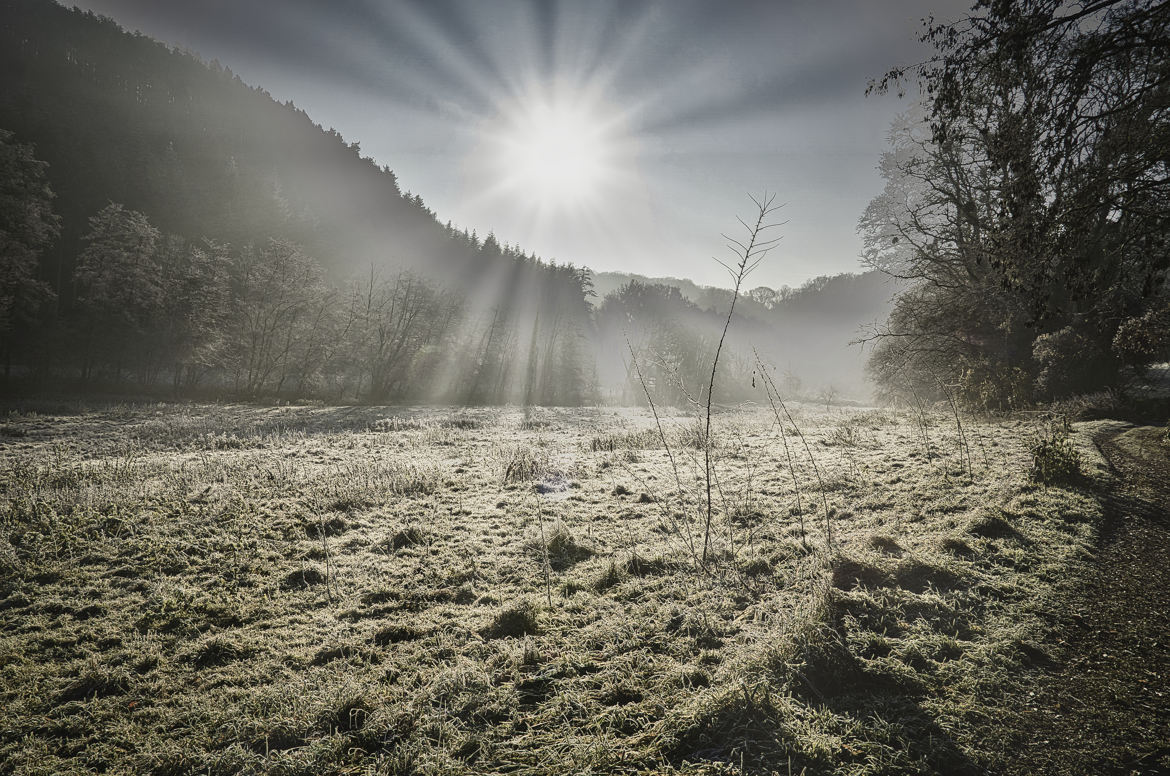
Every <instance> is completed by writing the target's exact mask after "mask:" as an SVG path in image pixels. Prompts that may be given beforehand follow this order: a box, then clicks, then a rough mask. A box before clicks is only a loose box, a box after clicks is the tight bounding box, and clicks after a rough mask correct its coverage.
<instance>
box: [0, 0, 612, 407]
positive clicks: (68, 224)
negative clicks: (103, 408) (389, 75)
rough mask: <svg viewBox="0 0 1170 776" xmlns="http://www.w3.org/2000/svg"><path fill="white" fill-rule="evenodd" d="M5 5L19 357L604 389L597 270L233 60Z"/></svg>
mask: <svg viewBox="0 0 1170 776" xmlns="http://www.w3.org/2000/svg"><path fill="white" fill-rule="evenodd" d="M0 9H2V11H3V18H4V24H3V26H2V28H0V130H4V134H3V135H0V157H2V164H3V165H4V171H5V176H4V178H5V182H4V186H5V190H4V197H5V204H4V216H5V221H6V223H5V225H4V237H5V241H6V243H8V244H9V245H11V246H15V247H19V248H20V250H19V252H16V251H7V252H6V257H5V258H6V262H7V266H6V267H5V274H6V275H7V276H8V278H7V279H8V282H7V283H6V284H5V285H6V288H5V298H4V300H3V310H4V316H3V318H2V319H0V335H2V337H3V350H4V359H5V364H6V374H11V373H12V372H13V370H14V368H15V372H16V373H17V374H18V375H20V376H21V377H23V378H25V379H26V380H33V381H35V382H37V383H38V384H42V385H43V384H45V383H46V382H48V383H54V384H56V383H61V382H66V383H70V382H73V381H77V380H80V381H81V383H82V384H83V385H84V386H87V387H93V386H97V385H103V386H107V387H109V386H114V387H116V386H120V385H122V384H123V383H127V382H129V383H131V384H133V385H135V386H137V387H150V386H155V385H157V384H159V383H160V382H169V383H171V384H173V385H174V386H175V387H176V388H179V389H187V390H190V389H196V388H198V387H199V386H207V387H209V388H211V389H214V390H216V391H230V392H232V393H236V394H240V395H246V396H257V395H262V394H298V395H320V396H331V397H334V398H338V399H340V398H361V399H367V400H392V399H393V400H407V399H411V400H424V399H425V400H444V401H464V400H466V401H519V400H525V401H536V402H542V403H574V402H579V401H582V400H584V399H585V398H586V397H587V396H588V395H589V392H590V391H591V390H592V387H591V384H590V382H589V381H588V379H587V378H588V374H587V371H588V364H587V361H588V358H587V357H588V352H587V351H588V349H587V348H586V347H584V346H583V345H582V343H581V341H580V340H581V339H582V338H583V337H584V336H586V335H587V333H588V326H589V321H588V310H587V308H586V305H585V301H584V300H585V296H584V294H585V291H586V288H585V285H584V284H585V283H586V282H587V277H586V275H584V274H583V273H582V272H580V271H578V270H576V269H574V268H571V267H557V266H554V265H552V264H549V263H545V262H540V261H538V260H537V259H536V258H535V257H534V256H525V255H524V254H523V253H521V252H520V251H519V249H517V248H514V247H511V246H501V245H500V244H499V242H498V241H497V240H496V239H495V238H494V237H493V236H492V235H488V236H487V237H486V238H483V239H480V238H478V237H477V236H475V235H471V234H467V233H466V232H462V231H457V230H455V229H453V228H451V227H450V226H443V225H442V224H440V223H439V222H438V221H437V220H436V218H435V216H434V214H433V213H431V211H430V210H428V209H427V207H426V206H425V205H424V203H423V201H422V199H421V198H420V197H418V196H410V195H407V194H404V193H403V192H402V191H400V189H399V187H398V182H397V179H396V177H395V175H394V173H393V172H391V171H390V170H389V169H388V168H385V167H379V166H378V165H376V164H375V163H374V162H373V161H372V160H371V159H369V158H365V157H363V156H362V155H361V151H360V149H359V147H358V144H356V143H346V142H345V141H344V140H343V138H342V137H341V136H340V135H339V134H338V133H337V132H335V131H333V130H325V129H323V128H322V127H320V126H318V125H316V124H314V123H313V122H312V121H311V120H310V119H309V117H308V116H307V115H305V113H304V112H303V111H300V110H298V109H296V108H295V107H294V106H293V105H291V104H284V105H281V104H278V103H277V102H275V101H274V100H272V98H271V97H270V96H269V95H268V94H267V93H266V92H264V91H263V90H262V89H259V88H253V87H249V86H247V85H245V84H244V83H243V82H242V81H241V80H240V79H239V78H238V77H237V76H234V75H233V74H232V73H231V71H230V70H228V69H225V68H223V67H221V66H219V65H218V64H217V63H211V64H210V65H208V64H205V63H203V62H202V61H200V60H199V59H198V58H197V57H195V56H194V55H191V54H189V53H185V52H181V51H177V50H173V49H170V48H168V47H167V46H164V45H162V44H160V43H158V42H156V41H153V40H151V39H149V38H146V37H144V36H141V35H131V34H129V33H126V32H124V31H123V30H121V29H120V28H119V27H118V26H117V25H116V24H114V23H113V22H111V21H109V20H107V19H103V18H99V17H96V16H94V15H92V14H88V13H82V12H80V11H77V10H72V11H70V10H67V9H65V8H63V7H61V6H58V5H56V4H54V3H52V2H48V1H47V0H4V2H3V3H2V4H0ZM10 257H11V258H10ZM469 289H475V292H476V293H475V294H474V295H473V294H469V293H468V290H469ZM554 383H555V385H554Z"/></svg>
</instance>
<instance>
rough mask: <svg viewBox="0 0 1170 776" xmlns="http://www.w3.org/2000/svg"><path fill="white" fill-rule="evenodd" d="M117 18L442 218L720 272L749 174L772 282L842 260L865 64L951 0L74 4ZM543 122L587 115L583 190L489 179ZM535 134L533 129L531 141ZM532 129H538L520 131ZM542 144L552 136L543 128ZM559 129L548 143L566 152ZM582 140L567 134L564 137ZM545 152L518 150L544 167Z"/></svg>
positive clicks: (852, 216) (913, 41)
mask: <svg viewBox="0 0 1170 776" xmlns="http://www.w3.org/2000/svg"><path fill="white" fill-rule="evenodd" d="M80 5H81V7H83V8H86V9H90V10H93V11H94V12H96V13H99V14H104V15H108V16H110V17H112V18H113V19H114V20H115V21H117V22H118V23H119V24H121V25H123V26H125V27H127V28H129V29H139V30H141V31H142V32H144V33H146V34H148V35H151V36H153V37H157V38H159V39H161V40H163V41H166V42H168V43H170V44H172V45H176V46H180V47H184V48H188V49H191V50H193V51H195V52H197V53H198V54H199V55H201V56H202V57H203V58H205V59H208V60H210V59H213V58H215V59H218V60H219V61H220V62H221V63H222V64H223V65H225V66H227V67H230V68H231V69H232V70H233V71H235V72H236V73H237V74H239V75H240V76H241V77H242V78H243V79H244V80H245V81H246V82H248V83H250V84H254V85H259V86H263V87H264V88H265V89H267V90H268V91H270V92H271V93H272V94H273V96H274V97H275V98H277V99H278V100H281V101H284V100H292V101H293V102H294V103H295V104H296V105H297V106H298V107H301V108H303V109H305V110H306V111H307V112H308V114H309V115H310V116H311V117H312V118H313V120H314V121H317V122H319V123H321V124H323V125H324V126H326V127H330V126H332V127H334V128H336V129H338V130H339V131H340V132H341V133H342V134H343V135H344V136H345V138H346V139H347V140H348V141H351V142H353V141H357V142H360V143H361V147H362V152H363V153H364V154H369V155H372V156H373V157H374V158H375V159H376V160H377V161H378V162H379V163H380V164H385V165H387V166H389V167H391V168H392V169H393V170H394V171H395V172H396V173H397V174H398V176H399V180H400V182H401V184H402V186H403V188H404V189H408V190H410V191H412V192H414V193H418V194H420V195H422V197H423V199H424V200H425V201H426V202H427V204H428V205H429V206H430V207H431V208H432V209H434V210H435V212H436V213H437V215H438V216H439V217H440V219H442V220H447V219H450V220H452V221H453V223H454V224H455V225H456V226H457V227H465V228H467V229H469V230H472V229H474V230H476V231H477V232H478V233H479V234H480V235H481V236H483V235H486V234H487V233H488V232H491V231H494V233H495V234H496V236H497V238H498V239H499V240H500V241H501V242H504V243H513V244H519V245H520V246H521V247H522V248H523V249H524V250H528V251H534V252H535V253H537V254H538V255H540V256H543V257H546V258H553V259H557V260H559V261H571V262H573V263H575V264H577V265H585V266H589V267H591V268H593V269H594V270H597V271H606V270H622V271H626V272H635V273H641V274H644V275H649V276H661V275H673V276H679V277H687V278H691V279H694V280H695V281H697V282H699V283H701V284H712V285H727V278H726V276H725V274H724V273H723V271H722V270H721V269H720V268H719V267H718V266H717V265H716V264H715V263H714V262H712V261H711V257H712V256H713V255H722V254H723V252H724V249H723V242H722V240H721V238H720V233H721V232H724V231H727V229H728V225H729V224H733V223H734V218H735V216H736V215H740V214H743V212H744V205H745V204H746V203H747V200H746V197H745V195H746V194H747V193H749V192H759V191H761V190H763V189H765V188H766V189H768V190H769V191H774V192H776V193H777V195H778V199H779V201H782V202H787V203H788V204H787V207H786V208H785V211H784V217H785V218H786V219H787V220H788V225H787V226H786V227H785V230H784V240H783V241H782V244H781V245H780V246H779V247H778V248H777V250H776V252H775V253H774V254H773V256H772V257H771V258H770V259H769V261H768V262H766V263H765V264H764V265H762V266H761V267H760V269H759V272H758V274H757V275H756V276H755V277H754V278H753V281H754V282H755V283H759V284H763V285H768V286H772V287H778V286H781V285H792V286H796V285H799V284H800V283H801V282H803V281H804V280H806V279H808V278H810V277H813V276H817V275H825V274H835V273H838V272H844V271H855V270H857V269H858V268H859V264H858V254H859V251H860V248H861V244H860V241H859V239H858V237H857V235H856V233H855V227H856V223H857V219H858V217H859V215H860V214H861V212H862V210H863V209H864V207H865V205H866V204H867V202H868V201H869V200H870V199H871V198H872V197H873V196H875V195H876V194H877V193H878V192H880V190H881V180H880V178H879V176H878V175H877V173H876V171H875V163H876V160H877V158H878V156H879V155H880V153H881V151H882V150H883V148H884V147H885V137H886V133H887V130H888V128H889V125H890V122H891V120H892V119H893V118H894V117H895V116H896V114H897V113H898V112H899V111H900V110H904V109H905V108H906V103H905V102H904V101H900V100H898V99H897V98H896V97H893V96H890V97H882V98H877V97H870V98H866V97H864V91H865V86H866V83H867V80H868V79H870V78H873V77H875V76H878V75H880V74H882V73H884V72H885V71H886V70H888V69H889V68H890V67H891V66H893V65H897V64H912V63H914V62H917V61H920V60H921V59H923V58H925V56H926V51H925V49H924V48H923V47H921V46H920V45H919V44H918V42H917V36H918V33H919V32H920V31H921V29H922V18H923V17H925V16H928V15H930V14H931V13H933V14H934V16H935V17H936V18H940V19H943V18H954V17H961V16H962V15H963V11H964V9H965V4H964V3H961V2H956V1H955V0H948V1H947V2H929V3H928V2H921V1H919V0H915V1H914V2H904V3H897V4H875V3H864V2H797V3H784V4H778V3H766V2H736V3H720V4H719V5H718V9H717V12H716V8H715V6H713V5H711V4H707V3H701V2H670V3H665V2H659V3H649V2H647V3H614V2H602V3H588V4H586V3H578V4H569V3H543V2H498V3H490V4H487V3H475V2H450V1H448V0H444V1H442V2H395V3H384V4H378V3H347V4H344V7H342V6H336V5H328V6H322V5H318V4H314V3H310V2H305V1H304V0H294V1H293V2H281V3H275V2H243V3H234V2H201V3H188V2H181V1H179V0H163V1H162V2H157V1H154V0H86V1H85V2H82V3H80ZM550 105H551V106H553V109H554V110H560V111H561V113H560V114H559V115H557V116H554V117H553V119H552V120H553V121H554V122H555V121H562V122H565V121H572V122H573V123H576V124H583V125H584V128H585V131H587V132H589V131H596V132H601V134H602V135H603V137H604V142H603V148H602V149H601V151H602V155H603V156H605V157H606V158H605V166H606V168H607V169H606V170H605V171H604V172H599V171H598V170H584V171H583V170H580V169H578V170H575V171H574V170H564V169H555V167H554V171H555V172H556V173H557V175H556V178H557V180H564V179H565V178H566V177H570V178H572V177H573V176H576V177H577V178H582V177H583V178H585V179H589V180H588V185H589V189H588V190H586V191H577V190H573V189H570V190H569V191H557V190H548V189H542V188H541V187H540V184H539V178H537V179H533V178H532V176H531V175H529V176H528V177H527V178H525V177H523V176H521V177H520V178H519V179H513V180H511V181H510V183H509V182H503V183H502V182H501V180H500V178H501V176H500V165H501V158H500V152H499V144H500V140H501V135H503V136H504V137H503V140H504V142H505V143H507V142H511V143H513V144H515V143H516V142H521V143H528V142H530V138H525V137H524V136H523V135H522V134H521V135H519V136H517V135H516V134H515V133H513V134H512V135H511V136H508V134H507V133H508V131H509V130H508V128H509V126H510V125H513V126H514V125H515V124H516V123H517V122H519V123H521V124H523V123H525V122H527V123H529V124H531V121H530V120H529V117H530V116H531V114H532V113H533V112H534V111H535V112H540V111H547V110H548V107H549V106H550ZM546 140H547V138H546ZM537 142H538V144H539V143H540V142H543V141H540V140H539V138H538V139H537ZM545 145H546V146H547V145H550V143H548V142H546V143H545ZM574 148H575V147H574V145H573V143H572V142H570V143H568V145H567V147H566V149H565V150H566V151H567V152H569V153H571V152H573V151H574ZM576 150H579V149H576ZM559 151H560V149H558V148H557V141H555V139H554V140H553V141H552V142H551V147H550V148H546V153H545V158H544V159H541V158H540V157H539V156H538V157H537V158H536V159H535V160H530V162H531V163H532V164H534V165H536V166H538V167H540V168H542V169H547V167H548V165H547V162H548V161H549V156H550V154H551V155H553V156H555V155H556V154H557V153H558V152H559Z"/></svg>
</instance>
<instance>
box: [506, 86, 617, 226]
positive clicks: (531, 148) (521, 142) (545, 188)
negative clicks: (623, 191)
mask: <svg viewBox="0 0 1170 776" xmlns="http://www.w3.org/2000/svg"><path fill="white" fill-rule="evenodd" d="M499 139H500V154H499V165H500V168H501V172H502V174H503V179H504V181H505V185H506V188H507V189H508V190H509V191H510V192H511V193H512V195H513V196H515V197H517V198H519V199H520V200H522V201H524V202H526V203H528V204H529V205H531V206H532V207H534V208H536V209H538V210H565V209H572V208H575V207H582V206H585V205H586V204H588V203H590V202H591V201H594V200H596V199H597V198H598V197H600V196H601V194H602V192H603V190H604V188H605V187H606V185H607V184H608V183H610V182H611V181H612V178H613V174H614V173H613V170H612V167H611V165H612V161H613V147H612V145H613V139H612V137H611V136H610V133H609V131H608V128H607V123H606V122H605V121H604V120H603V119H602V118H601V116H600V114H599V113H598V112H597V111H596V110H594V109H591V107H590V106H589V105H587V104H573V103H569V102H565V101H561V102H536V103H533V104H529V105H527V106H524V107H523V108H522V109H521V110H519V111H518V112H517V114H516V115H514V116H513V117H512V118H511V120H510V121H508V122H507V123H506V126H505V128H504V130H503V131H502V132H501V134H500V137H499Z"/></svg>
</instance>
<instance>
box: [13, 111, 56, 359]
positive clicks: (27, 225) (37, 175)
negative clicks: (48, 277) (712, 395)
mask: <svg viewBox="0 0 1170 776" xmlns="http://www.w3.org/2000/svg"><path fill="white" fill-rule="evenodd" d="M46 166H47V165H46V164H45V163H44V162H41V161H38V160H37V159H36V158H35V156H34V155H33V148H32V146H30V145H26V144H22V143H17V142H16V140H15V138H14V137H13V134H12V133H11V132H7V131H5V130H0V353H2V354H3V358H4V375H5V378H6V379H7V377H8V376H9V371H10V369H11V363H12V351H13V348H14V346H15V344H16V343H17V342H19V341H20V338H21V337H24V338H27V337H29V336H30V333H31V332H30V330H31V328H32V327H33V325H35V323H36V322H37V321H38V319H39V318H40V317H41V316H42V315H43V314H44V312H45V308H46V306H47V305H48V304H49V303H50V302H52V300H53V298H54V294H53V292H52V290H51V289H50V287H49V285H48V284H47V283H45V282H44V281H42V280H41V279H40V277H39V276H38V270H39V260H40V254H41V252H42V251H43V250H44V249H45V248H46V247H47V246H48V245H49V244H50V243H51V242H52V241H53V240H54V239H55V238H56V237H57V235H58V233H59V231H60V219H59V218H58V217H57V215H55V214H54V213H53V192H52V189H50V188H49V184H48V181H47V180H46V176H45V168H46Z"/></svg>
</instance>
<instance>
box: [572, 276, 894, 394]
mask: <svg viewBox="0 0 1170 776" xmlns="http://www.w3.org/2000/svg"><path fill="white" fill-rule="evenodd" d="M630 281H637V282H639V283H645V284H652V285H662V286H667V287H669V288H675V289H678V291H679V293H680V294H681V295H682V297H683V298H684V299H686V300H688V301H690V302H692V303H694V305H695V306H696V307H698V308H699V309H701V310H708V311H713V312H715V313H717V314H719V315H723V316H726V311H727V305H728V303H729V301H730V296H731V292H730V291H729V290H728V289H725V288H714V287H711V286H701V285H698V284H696V283H694V282H692V281H690V280H685V279H680V278H672V277H663V278H648V277H644V276H641V275H633V274H628V273H623V272H598V273H596V274H594V276H593V287H594V290H595V292H596V293H597V297H598V298H597V300H595V303H600V302H601V301H602V300H603V299H604V298H605V297H606V296H607V295H609V294H612V293H614V292H615V291H616V290H618V289H620V288H621V287H622V286H624V285H626V284H627V283H629V282H630ZM897 290H898V289H897V286H896V285H895V284H894V282H893V281H891V279H890V278H889V277H888V276H886V275H884V274H882V273H880V272H876V271H870V272H865V273H860V274H852V273H846V274H841V275H831V276H822V277H817V278H813V279H812V280H809V281H808V282H807V283H805V284H804V285H802V286H800V287H799V288H795V289H793V288H788V287H784V288H780V289H771V288H767V287H766V286H762V287H758V288H753V289H752V290H750V291H748V292H747V293H745V294H743V295H742V296H741V297H740V299H739V301H738V302H737V303H736V326H734V327H733V328H732V330H731V336H732V337H733V339H734V340H735V341H736V342H737V343H738V344H739V345H740V349H741V350H742V351H745V352H750V350H751V348H752V347H754V348H756V349H757V350H758V351H759V352H760V354H761V356H764V357H765V358H766V359H767V360H769V361H771V362H772V363H773V364H776V365H777V366H778V367H779V368H780V369H781V370H784V371H786V372H788V373H789V376H790V378H792V381H793V382H794V384H795V382H797V381H798V382H799V384H800V388H799V390H800V391H801V392H803V393H805V394H808V395H812V394H815V393H817V392H820V391H821V390H822V389H827V388H829V387H832V388H834V389H836V391H837V392H838V393H839V394H841V395H842V396H847V397H851V398H857V399H867V398H868V397H869V395H870V390H871V388H870V385H869V381H868V379H867V378H866V376H865V368H864V367H865V357H864V353H863V352H862V348H861V347H860V346H857V345H850V344H849V343H851V342H853V341H854V340H857V339H858V338H859V337H861V336H862V335H863V334H864V333H865V332H866V331H867V330H868V328H869V327H871V326H872V325H873V324H874V323H876V322H880V321H884V320H885V319H886V317H887V316H888V314H889V310H890V307H891V301H890V300H891V298H892V297H893V296H894V294H895V293H896V291H897Z"/></svg>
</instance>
